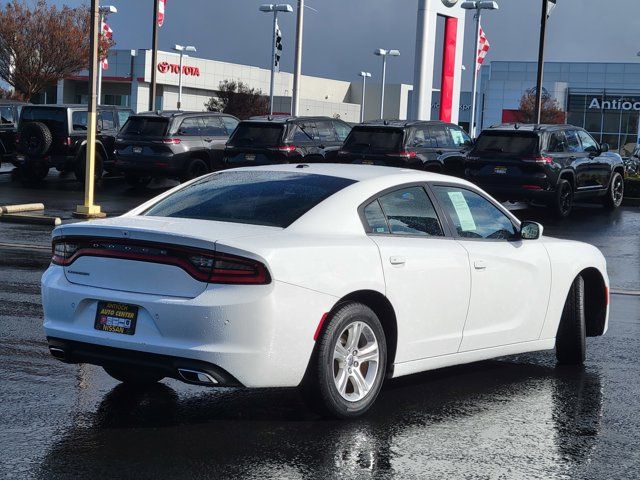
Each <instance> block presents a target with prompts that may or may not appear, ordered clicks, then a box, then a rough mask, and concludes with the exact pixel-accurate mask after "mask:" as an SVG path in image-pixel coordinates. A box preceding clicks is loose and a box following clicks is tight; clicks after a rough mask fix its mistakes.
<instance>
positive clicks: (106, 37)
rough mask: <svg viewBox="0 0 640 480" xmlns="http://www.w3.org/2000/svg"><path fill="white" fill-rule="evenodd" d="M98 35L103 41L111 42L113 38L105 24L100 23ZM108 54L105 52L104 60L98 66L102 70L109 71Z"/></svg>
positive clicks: (111, 31) (109, 28)
mask: <svg viewBox="0 0 640 480" xmlns="http://www.w3.org/2000/svg"><path fill="white" fill-rule="evenodd" d="M100 35H101V38H102V39H103V40H111V38H112V37H113V30H111V27H110V26H109V25H108V24H107V23H106V22H102V26H101V27H100ZM108 55H109V52H106V53H105V55H104V58H103V59H102V60H101V61H100V65H101V66H102V70H109V58H108Z"/></svg>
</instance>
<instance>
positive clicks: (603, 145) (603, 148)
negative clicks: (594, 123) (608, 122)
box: [600, 143, 609, 153]
mask: <svg viewBox="0 0 640 480" xmlns="http://www.w3.org/2000/svg"><path fill="white" fill-rule="evenodd" d="M600 151H601V152H602V153H606V152H608V151H609V144H608V143H601V144H600Z"/></svg>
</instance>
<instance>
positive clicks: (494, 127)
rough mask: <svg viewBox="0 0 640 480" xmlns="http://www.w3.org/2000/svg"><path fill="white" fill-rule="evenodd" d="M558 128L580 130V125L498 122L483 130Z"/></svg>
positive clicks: (509, 130) (541, 130)
mask: <svg viewBox="0 0 640 480" xmlns="http://www.w3.org/2000/svg"><path fill="white" fill-rule="evenodd" d="M559 128H573V129H576V130H582V129H581V128H580V127H576V126H575V125H568V124H549V123H500V124H497V125H491V126H490V127H489V128H485V130H490V131H496V130H501V131H508V132H518V131H522V132H546V131H549V130H556V129H559Z"/></svg>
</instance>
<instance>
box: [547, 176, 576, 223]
mask: <svg viewBox="0 0 640 480" xmlns="http://www.w3.org/2000/svg"><path fill="white" fill-rule="evenodd" d="M550 208H551V210H552V211H553V213H554V215H555V216H556V217H558V218H567V217H568V216H569V215H570V214H571V210H572V209H573V186H572V185H571V182H569V181H568V180H565V179H560V181H559V182H558V186H557V187H556V195H555V198H554V199H553V201H552V202H551V205H550Z"/></svg>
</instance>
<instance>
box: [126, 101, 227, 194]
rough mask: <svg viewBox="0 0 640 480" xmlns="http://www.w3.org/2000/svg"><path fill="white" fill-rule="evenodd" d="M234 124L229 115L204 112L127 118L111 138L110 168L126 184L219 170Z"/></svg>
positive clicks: (193, 176)
mask: <svg viewBox="0 0 640 480" xmlns="http://www.w3.org/2000/svg"><path fill="white" fill-rule="evenodd" d="M238 123H239V120H238V119H237V118H236V117H233V116H231V115H226V114H221V113H209V112H181V111H163V112H148V113H143V114H139V115H132V116H131V117H130V118H129V120H128V121H127V123H125V125H124V127H122V130H121V131H120V133H119V134H118V136H117V137H116V141H115V169H116V170H117V171H120V172H122V173H124V176H125V180H126V181H127V183H129V184H130V185H132V186H145V185H147V184H148V183H149V181H150V180H151V179H152V178H158V177H165V178H176V179H179V180H180V181H187V180H191V179H192V178H196V177H199V176H201V175H204V174H206V173H209V172H212V171H215V170H219V169H221V168H223V163H222V157H223V155H224V147H225V143H226V142H227V140H228V139H229V136H230V135H231V133H232V132H233V131H234V130H235V128H236V126H237V125H238Z"/></svg>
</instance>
